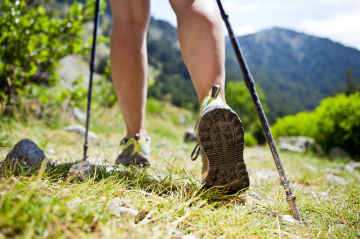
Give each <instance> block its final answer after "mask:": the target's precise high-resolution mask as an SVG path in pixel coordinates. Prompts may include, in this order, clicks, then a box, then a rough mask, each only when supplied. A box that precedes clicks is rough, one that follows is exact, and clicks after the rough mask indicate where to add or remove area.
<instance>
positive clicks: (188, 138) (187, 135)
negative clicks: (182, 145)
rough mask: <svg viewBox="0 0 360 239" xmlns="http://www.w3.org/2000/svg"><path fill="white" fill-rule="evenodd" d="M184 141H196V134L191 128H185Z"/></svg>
mask: <svg viewBox="0 0 360 239" xmlns="http://www.w3.org/2000/svg"><path fill="white" fill-rule="evenodd" d="M184 141H185V142H197V139H196V134H195V132H194V130H193V129H186V133H185V138H184Z"/></svg>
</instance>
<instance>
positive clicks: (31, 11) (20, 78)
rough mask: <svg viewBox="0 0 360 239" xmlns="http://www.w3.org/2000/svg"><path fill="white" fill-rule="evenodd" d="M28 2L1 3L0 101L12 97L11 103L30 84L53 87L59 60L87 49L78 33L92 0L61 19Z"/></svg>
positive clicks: (88, 15) (91, 10) (87, 14)
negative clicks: (51, 16)
mask: <svg viewBox="0 0 360 239" xmlns="http://www.w3.org/2000/svg"><path fill="white" fill-rule="evenodd" d="M31 2H32V1H25V0H16V1H10V0H4V1H3V2H2V4H1V5H0V15H1V17H0V31H1V35H0V98H1V97H4V95H11V97H10V98H8V99H10V101H9V102H10V103H15V96H16V95H17V93H19V92H22V91H24V90H26V86H27V85H29V84H32V83H36V84H44V85H54V84H55V83H56V81H57V80H58V77H57V75H56V74H55V68H56V66H57V65H58V61H59V59H61V58H63V57H64V56H66V55H68V54H74V53H80V54H81V53H85V51H86V50H88V49H89V44H88V43H85V42H83V40H82V39H81V38H80V34H81V33H82V32H83V31H82V24H83V23H84V22H85V21H87V20H89V19H90V17H92V16H93V10H94V1H93V0H92V1H88V2H87V4H88V5H87V6H88V7H86V6H85V5H84V4H81V3H78V2H74V3H73V4H72V5H71V7H70V10H69V12H68V13H67V14H64V16H63V17H62V18H61V19H54V18H50V17H49V15H48V14H49V13H48V12H47V11H46V9H45V8H44V7H43V6H42V5H39V6H37V7H35V5H31Z"/></svg>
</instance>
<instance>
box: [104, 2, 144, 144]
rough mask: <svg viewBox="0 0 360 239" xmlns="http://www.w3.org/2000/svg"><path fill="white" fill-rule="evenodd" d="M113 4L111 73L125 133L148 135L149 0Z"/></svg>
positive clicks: (129, 134) (128, 134)
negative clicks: (146, 120) (147, 39)
mask: <svg viewBox="0 0 360 239" xmlns="http://www.w3.org/2000/svg"><path fill="white" fill-rule="evenodd" d="M110 4H111V11H112V15H113V26H112V32H111V47H110V49H111V52H110V65H111V74H112V79H113V82H114V87H115V91H116V95H117V99H118V101H119V104H120V108H121V111H122V114H123V117H124V121H125V124H126V129H127V135H126V137H127V138H129V137H133V136H134V135H135V134H137V133H140V135H141V136H145V137H146V136H147V132H146V129H145V126H144V117H145V104H146V95H147V67H148V65H147V52H146V31H147V26H148V23H149V17H150V2H149V0H136V1H134V0H110Z"/></svg>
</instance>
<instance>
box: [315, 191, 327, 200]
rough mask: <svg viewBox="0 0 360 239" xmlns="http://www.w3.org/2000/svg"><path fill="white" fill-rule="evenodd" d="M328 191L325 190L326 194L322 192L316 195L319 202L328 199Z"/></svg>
mask: <svg viewBox="0 0 360 239" xmlns="http://www.w3.org/2000/svg"><path fill="white" fill-rule="evenodd" d="M329 191H330V189H329V190H327V191H326V192H322V193H318V195H317V197H318V198H319V199H320V200H326V199H328V198H329Z"/></svg>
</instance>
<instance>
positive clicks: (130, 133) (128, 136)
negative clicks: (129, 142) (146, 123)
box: [126, 128, 149, 139]
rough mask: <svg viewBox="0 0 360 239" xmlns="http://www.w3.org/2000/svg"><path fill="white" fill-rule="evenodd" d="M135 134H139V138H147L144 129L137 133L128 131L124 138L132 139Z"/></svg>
mask: <svg viewBox="0 0 360 239" xmlns="http://www.w3.org/2000/svg"><path fill="white" fill-rule="evenodd" d="M136 134H140V137H142V138H147V137H148V136H149V135H148V134H147V131H146V129H145V128H143V129H140V130H138V131H128V132H127V134H126V138H127V139H129V138H131V137H134V136H135V135H136Z"/></svg>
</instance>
